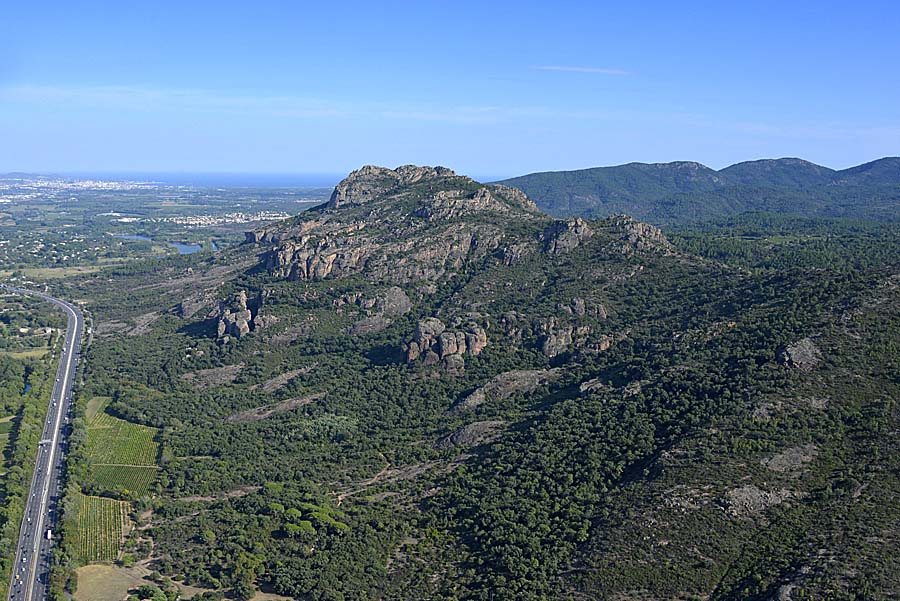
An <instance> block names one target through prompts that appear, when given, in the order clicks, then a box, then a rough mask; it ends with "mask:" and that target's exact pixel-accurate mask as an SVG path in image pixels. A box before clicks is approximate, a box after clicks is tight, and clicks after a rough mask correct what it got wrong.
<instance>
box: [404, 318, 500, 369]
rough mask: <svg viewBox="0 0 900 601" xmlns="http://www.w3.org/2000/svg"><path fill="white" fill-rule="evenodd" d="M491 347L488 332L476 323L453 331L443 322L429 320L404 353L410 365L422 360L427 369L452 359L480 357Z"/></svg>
mask: <svg viewBox="0 0 900 601" xmlns="http://www.w3.org/2000/svg"><path fill="white" fill-rule="evenodd" d="M487 343H488V339H487V332H485V331H484V328H482V327H481V326H480V325H478V324H476V323H468V324H466V325H465V326H463V327H462V328H461V329H459V330H453V331H451V330H448V329H447V327H446V326H445V325H444V322H442V321H441V320H440V319H438V318H436V317H428V318H425V319H423V320H421V321H420V322H419V323H418V324H417V325H416V331H415V333H414V334H413V337H412V340H410V341H409V342H408V343H407V344H406V345H405V347H404V350H405V352H406V360H407V362H409V363H413V362H415V361H418V360H421V361H422V362H423V363H424V364H425V365H434V364H435V363H438V362H439V361H442V360H444V359H446V358H448V357H451V356H462V355H478V354H479V353H481V351H482V350H484V348H485V347H486V346H487Z"/></svg>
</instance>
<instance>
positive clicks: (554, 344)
mask: <svg viewBox="0 0 900 601" xmlns="http://www.w3.org/2000/svg"><path fill="white" fill-rule="evenodd" d="M538 333H539V335H540V338H539V339H538V346H539V347H540V349H541V352H542V353H544V355H545V356H547V357H550V358H553V357H556V356H557V355H561V354H562V353H565V352H567V351H569V350H571V349H572V348H573V347H575V346H578V347H584V346H585V344H586V343H587V341H588V336H590V334H591V326H588V325H572V324H567V323H561V322H560V321H559V320H558V319H557V318H555V317H551V318H550V319H547V320H545V321H543V322H542V323H541V325H540V327H539V332H538ZM609 344H610V343H609V342H607V343H606V345H605V346H604V347H603V348H602V349H600V350H606V349H607V348H609Z"/></svg>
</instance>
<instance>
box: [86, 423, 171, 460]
mask: <svg viewBox="0 0 900 601" xmlns="http://www.w3.org/2000/svg"><path fill="white" fill-rule="evenodd" d="M156 432H157V431H156V429H155V428H151V427H149V426H142V425H140V424H133V423H131V422H127V421H125V420H122V419H119V418H117V417H113V416H112V415H109V414H108V413H98V414H97V415H95V416H94V418H93V419H92V420H91V421H90V424H89V425H88V433H87V454H88V457H90V459H91V461H92V463H93V464H94V465H104V464H112V465H138V466H140V465H143V466H155V465H156V460H157V458H158V457H159V443H158V442H156V441H155V440H154V438H155V437H156Z"/></svg>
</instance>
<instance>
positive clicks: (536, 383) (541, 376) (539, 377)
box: [453, 369, 560, 411]
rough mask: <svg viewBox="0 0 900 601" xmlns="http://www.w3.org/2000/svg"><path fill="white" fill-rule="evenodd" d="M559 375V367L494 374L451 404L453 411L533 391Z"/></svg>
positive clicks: (468, 409)
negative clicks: (486, 381) (458, 400)
mask: <svg viewBox="0 0 900 601" xmlns="http://www.w3.org/2000/svg"><path fill="white" fill-rule="evenodd" d="M559 375H560V370H559V369H533V370H515V371H508V372H504V373H502V374H498V375H496V376H494V377H493V378H492V379H491V380H490V381H489V382H488V383H487V384H485V385H484V386H482V387H480V388H477V389H475V391H473V392H472V393H471V394H469V395H468V396H467V397H466V398H464V399H463V400H461V401H460V402H459V403H457V404H456V405H454V406H453V410H454V411H472V410H473V409H476V408H478V407H479V406H481V405H483V404H484V403H486V402H488V401H494V400H502V399H505V398H508V397H510V396H512V395H513V394H515V393H517V392H524V393H530V392H534V391H535V390H537V389H538V388H540V387H541V386H543V385H545V384H547V383H549V382H553V381H554V380H556V379H557V378H558V377H559Z"/></svg>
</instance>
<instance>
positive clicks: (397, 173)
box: [326, 165, 456, 209]
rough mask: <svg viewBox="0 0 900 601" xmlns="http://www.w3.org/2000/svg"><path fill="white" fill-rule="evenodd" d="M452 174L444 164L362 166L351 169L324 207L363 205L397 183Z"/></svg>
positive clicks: (394, 186) (405, 183) (398, 184)
mask: <svg viewBox="0 0 900 601" xmlns="http://www.w3.org/2000/svg"><path fill="white" fill-rule="evenodd" d="M454 175H456V174H455V173H454V172H453V171H452V170H450V169H447V168H446V167H417V166H416V165H403V166H402V167H397V168H396V169H388V168H386V167H377V166H375V165H366V166H364V167H362V168H360V169H357V170H356V171H353V172H352V173H351V174H350V175H349V176H348V177H346V178H345V179H344V180H343V181H342V182H340V183H339V184H338V185H337V186H336V187H335V188H334V192H332V194H331V200H329V201H328V204H327V205H326V206H327V207H328V208H331V209H336V208H339V207H342V206H345V205H349V204H354V205H359V204H365V203H367V202H369V201H371V200H373V199H375V198H377V197H378V196H381V195H382V194H385V193H386V192H389V191H390V190H391V189H393V188H396V187H398V186H402V185H409V184H415V183H417V182H420V181H422V180H425V179H435V178H440V177H451V176H454Z"/></svg>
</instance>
